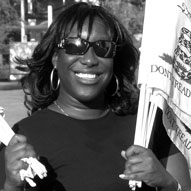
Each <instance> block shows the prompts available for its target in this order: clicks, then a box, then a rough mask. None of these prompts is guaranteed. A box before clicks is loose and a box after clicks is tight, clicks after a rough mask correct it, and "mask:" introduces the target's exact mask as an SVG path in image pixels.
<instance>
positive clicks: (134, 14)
mask: <svg viewBox="0 0 191 191" xmlns="http://www.w3.org/2000/svg"><path fill="white" fill-rule="evenodd" d="M101 4H102V5H103V6H104V7H106V8H108V9H109V10H111V11H112V12H113V13H114V15H116V16H117V17H118V18H119V19H120V21H121V22H122V23H123V24H124V25H125V27H126V28H127V30H128V31H129V33H130V35H131V36H132V38H133V40H134V42H135V45H136V46H137V47H138V48H139V47H140V41H137V40H136V39H135V37H134V35H136V34H142V30H143V20H144V8H145V2H144V1H142V0H101Z"/></svg>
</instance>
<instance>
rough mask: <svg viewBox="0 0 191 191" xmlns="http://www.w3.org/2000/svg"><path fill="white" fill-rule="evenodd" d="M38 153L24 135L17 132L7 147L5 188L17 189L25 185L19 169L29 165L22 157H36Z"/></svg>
mask: <svg viewBox="0 0 191 191" xmlns="http://www.w3.org/2000/svg"><path fill="white" fill-rule="evenodd" d="M35 156H36V153H35V151H34V149H33V147H32V146H31V145H29V144H28V143H27V139H26V137H25V136H23V135H18V134H16V135H15V136H14V137H13V138H12V139H11V141H10V143H9V145H8V146H7V147H6V149H5V172H6V181H5V185H4V189H5V190H14V189H15V190H16V189H17V188H19V187H21V186H22V185H23V182H22V180H21V178H20V174H19V171H20V170H21V169H27V167H28V165H27V164H26V163H25V162H23V161H22V160H21V159H22V158H28V157H35Z"/></svg>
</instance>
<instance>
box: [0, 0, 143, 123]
mask: <svg viewBox="0 0 191 191" xmlns="http://www.w3.org/2000/svg"><path fill="white" fill-rule="evenodd" d="M80 1H83V2H88V3H92V4H96V5H98V6H103V7H105V8H108V9H109V10H110V11H111V12H112V13H114V15H116V16H117V17H118V18H119V19H120V20H121V22H122V23H123V24H124V25H125V27H126V28H127V29H128V31H129V33H130V35H131V36H132V38H133V41H134V44H135V46H136V47H137V48H140V46H141V37H142V30H143V20H144V10H145V0H0V106H2V107H4V108H5V113H6V120H7V121H8V123H9V124H10V125H11V126H12V125H13V124H14V123H15V122H16V121H18V120H20V119H22V118H23V117H25V116H26V115H27V111H26V109H25V107H24V105H23V101H24V95H23V92H22V90H21V87H20V83H19V81H20V79H21V78H22V77H23V76H24V75H25V74H26V72H27V67H26V66H18V65H16V63H15V62H14V57H15V56H19V57H23V58H25V57H30V56H31V54H32V52H33V50H34V48H35V46H36V45H37V44H38V42H39V40H40V39H41V38H42V36H43V35H44V33H45V32H46V30H47V29H48V27H49V25H50V24H51V22H52V20H53V19H54V18H55V17H56V16H57V15H58V14H59V12H60V11H61V10H62V9H63V8H64V7H65V6H67V5H70V4H72V3H74V2H80Z"/></svg>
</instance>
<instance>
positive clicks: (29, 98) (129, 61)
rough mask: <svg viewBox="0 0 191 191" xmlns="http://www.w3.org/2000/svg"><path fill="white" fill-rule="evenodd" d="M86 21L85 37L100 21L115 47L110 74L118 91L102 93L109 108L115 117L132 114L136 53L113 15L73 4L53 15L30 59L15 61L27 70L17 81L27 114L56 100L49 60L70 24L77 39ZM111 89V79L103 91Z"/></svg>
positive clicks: (134, 105) (82, 4)
mask: <svg viewBox="0 0 191 191" xmlns="http://www.w3.org/2000/svg"><path fill="white" fill-rule="evenodd" d="M87 18H88V19H89V35H90V34H91V31H92V26H93V22H94V20H95V18H100V19H101V20H102V22H103V23H104V24H105V26H106V27H108V29H109V31H110V34H111V38H112V41H114V42H115V43H116V44H117V48H116V55H115V57H114V74H115V76H117V78H118V79H119V91H118V93H117V94H116V95H115V96H110V95H108V94H106V96H107V100H108V104H109V107H111V108H112V110H113V111H114V112H115V113H117V114H119V115H125V114H127V113H134V112H135V111H136V109H137V105H138V104H137V102H138V89H137V88H136V84H135V70H136V67H137V63H138V56H139V54H138V51H137V49H136V48H135V47H134V46H133V43H132V40H131V38H130V36H129V34H128V32H127V30H126V29H125V27H124V26H123V25H122V24H121V23H120V22H119V20H118V19H117V18H116V17H115V16H114V15H112V14H111V13H110V12H109V11H107V10H106V9H104V8H103V7H100V6H95V5H90V4H87V3H76V4H73V5H71V6H68V7H66V8H64V10H63V11H62V12H61V13H60V14H59V15H58V16H57V18H56V19H55V20H54V21H53V23H52V24H51V26H50V27H49V28H48V30H47V32H46V34H45V35H44V36H43V38H42V39H41V42H40V43H39V44H38V45H37V46H36V48H35V50H34V52H33V55H32V57H31V58H30V59H25V60H24V59H21V58H17V59H16V61H17V63H20V64H27V65H28V68H29V73H28V74H27V75H26V76H24V78H23V79H22V80H21V82H22V85H23V89H24V92H25V93H26V95H25V105H26V107H27V108H28V109H29V110H30V112H31V113H33V112H35V111H37V110H39V109H43V108H46V107H47V106H48V105H50V104H51V103H52V102H53V101H54V100H55V99H56V98H57V97H58V93H59V90H56V91H54V90H53V89H52V88H51V85H50V74H51V71H52V69H53V64H52V57H53V55H54V53H55V52H56V51H57V47H58V44H59V43H60V41H61V40H62V39H63V38H64V37H66V36H67V35H68V33H69V32H70V30H71V29H72V27H73V25H74V24H77V30H78V34H79V36H80V34H81V31H82V27H83V24H84V22H85V20H86V19H87ZM68 29H69V30H68ZM54 79H55V78H54ZM114 82H115V81H114ZM54 83H56V82H54ZM115 88H116V83H113V80H111V83H110V84H109V86H108V88H107V91H108V92H111V91H112V89H115ZM114 91H115V90H114Z"/></svg>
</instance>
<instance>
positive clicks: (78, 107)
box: [49, 98, 109, 120]
mask: <svg viewBox="0 0 191 191" xmlns="http://www.w3.org/2000/svg"><path fill="white" fill-rule="evenodd" d="M49 108H50V109H52V110H54V111H56V112H59V113H61V114H63V115H66V116H69V117H72V118H76V119H82V120H88V119H98V118H101V117H103V116H105V115H106V114H107V113H108V112H109V108H108V106H107V104H106V103H105V102H100V101H99V102H98V103H95V102H94V103H81V102H77V103H76V102H74V103H72V104H71V103H68V102H65V101H64V100H63V99H59V98H58V99H57V100H55V101H54V102H53V104H52V105H51V106H49Z"/></svg>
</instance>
